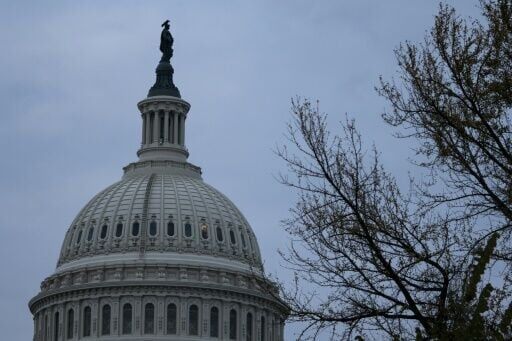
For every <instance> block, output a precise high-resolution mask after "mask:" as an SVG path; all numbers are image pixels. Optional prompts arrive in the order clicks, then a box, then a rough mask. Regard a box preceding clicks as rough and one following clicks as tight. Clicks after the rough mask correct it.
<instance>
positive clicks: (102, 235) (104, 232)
mask: <svg viewBox="0 0 512 341" xmlns="http://www.w3.org/2000/svg"><path fill="white" fill-rule="evenodd" d="M107 231H108V225H107V224H105V225H103V226H102V227H101V232H100V238H101V239H105V238H106V237H107Z"/></svg>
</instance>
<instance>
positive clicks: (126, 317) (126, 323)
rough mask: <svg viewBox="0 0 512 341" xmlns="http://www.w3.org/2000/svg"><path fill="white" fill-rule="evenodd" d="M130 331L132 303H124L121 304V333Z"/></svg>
mask: <svg viewBox="0 0 512 341" xmlns="http://www.w3.org/2000/svg"><path fill="white" fill-rule="evenodd" d="M131 333H132V305H131V304H130V303H126V304H125V305H124V306H123V334H131Z"/></svg>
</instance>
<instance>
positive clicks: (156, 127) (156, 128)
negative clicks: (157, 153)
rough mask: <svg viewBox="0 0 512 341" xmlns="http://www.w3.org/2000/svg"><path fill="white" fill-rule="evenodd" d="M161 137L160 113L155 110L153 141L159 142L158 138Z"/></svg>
mask: <svg viewBox="0 0 512 341" xmlns="http://www.w3.org/2000/svg"><path fill="white" fill-rule="evenodd" d="M159 137H160V113H159V112H155V116H154V118H153V141H152V142H156V143H158V139H159Z"/></svg>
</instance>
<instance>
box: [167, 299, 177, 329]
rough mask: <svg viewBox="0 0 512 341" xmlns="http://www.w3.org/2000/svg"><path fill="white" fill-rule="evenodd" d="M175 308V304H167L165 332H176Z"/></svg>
mask: <svg viewBox="0 0 512 341" xmlns="http://www.w3.org/2000/svg"><path fill="white" fill-rule="evenodd" d="M176 315H177V309H176V304H174V303H171V304H169V305H168V306H167V334H176V332H177V329H178V328H177V320H178V317H177V316H176Z"/></svg>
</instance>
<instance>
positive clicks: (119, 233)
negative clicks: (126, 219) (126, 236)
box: [116, 223, 123, 237]
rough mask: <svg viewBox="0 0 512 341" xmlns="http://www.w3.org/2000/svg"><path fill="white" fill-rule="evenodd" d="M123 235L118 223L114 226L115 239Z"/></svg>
mask: <svg viewBox="0 0 512 341" xmlns="http://www.w3.org/2000/svg"><path fill="white" fill-rule="evenodd" d="M122 235H123V224H122V223H119V224H117V226H116V237H121V236H122Z"/></svg>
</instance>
